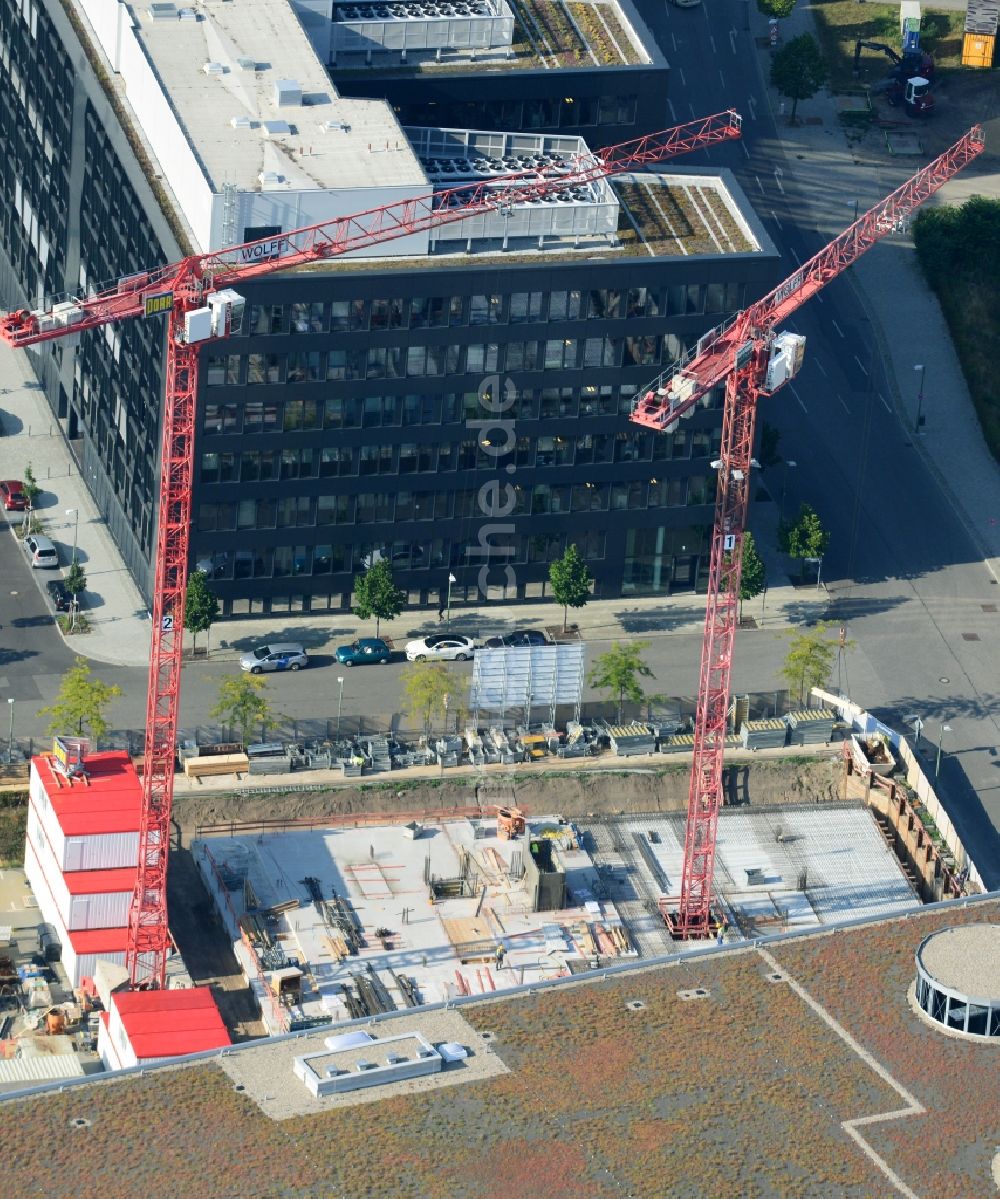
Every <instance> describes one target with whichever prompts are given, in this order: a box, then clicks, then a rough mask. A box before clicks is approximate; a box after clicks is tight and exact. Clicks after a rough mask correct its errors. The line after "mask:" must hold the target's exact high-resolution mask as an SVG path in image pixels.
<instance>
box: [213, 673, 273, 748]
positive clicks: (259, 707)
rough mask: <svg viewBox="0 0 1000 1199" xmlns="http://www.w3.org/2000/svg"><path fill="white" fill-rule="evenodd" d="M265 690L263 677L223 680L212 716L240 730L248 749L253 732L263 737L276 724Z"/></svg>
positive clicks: (239, 677)
mask: <svg viewBox="0 0 1000 1199" xmlns="http://www.w3.org/2000/svg"><path fill="white" fill-rule="evenodd" d="M266 690H267V683H266V681H265V680H264V679H263V678H261V677H260V675H256V674H243V673H240V674H238V675H234V676H233V677H232V678H227V679H222V680H221V682H220V683H219V691H218V699H217V700H216V703H215V707H213V708H212V709H211V710H210V711H209V716H214V717H215V718H216V719H217V720H221V721H222V723H223V724H224V725H226V726H228V727H229V728H238V729H239V730H240V740H241V741H242V742H243V744H244V745H247V744H248V743H249V741H250V734H251V733H252V732H256V730H257V729H258V728H259V729H260V731H261V736H263V735H264V734H265V733H266V732H267V730H268V729H269V728H270V727H271V726H272V725H273V724H274V723H275V722H276V720H277V716H276V714H275V712H274V711H273V710H272V708H271V704H270V702H269V701H268V698H267V695H266Z"/></svg>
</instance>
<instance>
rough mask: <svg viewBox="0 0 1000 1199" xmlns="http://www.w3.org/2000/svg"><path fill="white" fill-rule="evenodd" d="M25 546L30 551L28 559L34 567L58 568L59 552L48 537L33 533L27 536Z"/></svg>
mask: <svg viewBox="0 0 1000 1199" xmlns="http://www.w3.org/2000/svg"><path fill="white" fill-rule="evenodd" d="M24 548H25V549H26V550H27V551H28V561H29V562H30V563H31V565H32V567H33V568H34V569H46V568H48V569H51V570H55V569H57V568H58V566H59V552H58V550H57V549H56V547H55V546H54V545H53V544H52V542H51V541H49V539H48V538H47V537H40V536H39V535H38V534H37V533H32V534H31V536H30V537H25V539H24Z"/></svg>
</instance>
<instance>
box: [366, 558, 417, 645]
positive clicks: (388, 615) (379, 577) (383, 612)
mask: <svg viewBox="0 0 1000 1199" xmlns="http://www.w3.org/2000/svg"><path fill="white" fill-rule="evenodd" d="M405 603H406V592H405V591H403V590H402V589H401V588H399V587H397V586H396V583H395V580H394V579H393V577H392V566H391V564H390V563H389V560H388V559H387V558H379V560H378V561H377V562H373V563H372V564H371V566H369V567H368V569H367V570H366V571H365V573H364V574H363V575H358V576H357V577H356V578H355V580H354V615H355V616H357V617H358V619H359V620H371V618H372V617H373V616H374V617H375V636H376V637H377V636H378V630H379V624H380V623H381V622H382V621H383V620H395V618H396V617H397V616H398V615H399V614H400V612H402V610H403V605H404V604H405Z"/></svg>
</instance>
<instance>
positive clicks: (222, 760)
mask: <svg viewBox="0 0 1000 1199" xmlns="http://www.w3.org/2000/svg"><path fill="white" fill-rule="evenodd" d="M249 769H250V759H249V758H248V757H247V756H246V754H212V755H211V756H208V757H206V756H204V755H203V756H200V757H197V758H188V759H187V760H186V761H185V763H184V773H185V774H186V775H187V777H188V778H189V779H193V778H203V777H206V776H208V775H217V774H246V773H247V771H248V770H249Z"/></svg>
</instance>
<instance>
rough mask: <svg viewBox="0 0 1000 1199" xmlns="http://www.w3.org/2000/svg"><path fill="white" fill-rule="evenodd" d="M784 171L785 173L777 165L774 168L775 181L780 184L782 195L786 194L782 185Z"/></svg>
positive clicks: (779, 189) (779, 188)
mask: <svg viewBox="0 0 1000 1199" xmlns="http://www.w3.org/2000/svg"><path fill="white" fill-rule="evenodd" d="M782 173H783V172H782V170H781V167H775V168H774V182H775V183H776V184H777V185H778V191H780V192H781V194H782V195H784V194H785V189H784V188H783V187H782V186H781V176H782Z"/></svg>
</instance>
